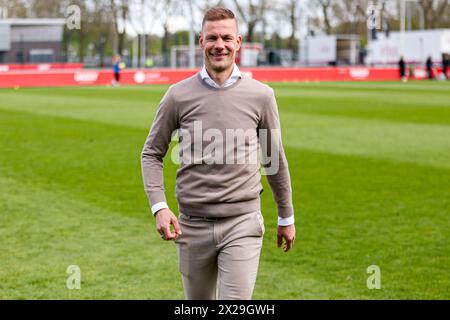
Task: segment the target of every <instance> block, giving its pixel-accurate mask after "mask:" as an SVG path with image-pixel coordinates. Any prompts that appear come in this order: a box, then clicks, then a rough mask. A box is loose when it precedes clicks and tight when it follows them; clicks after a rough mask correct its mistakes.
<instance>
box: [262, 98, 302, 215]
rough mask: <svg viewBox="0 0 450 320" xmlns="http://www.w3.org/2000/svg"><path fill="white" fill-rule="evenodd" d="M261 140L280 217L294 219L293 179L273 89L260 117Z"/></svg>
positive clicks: (263, 164) (266, 171)
mask: <svg viewBox="0 0 450 320" xmlns="http://www.w3.org/2000/svg"><path fill="white" fill-rule="evenodd" d="M261 129H263V130H261ZM259 138H260V146H261V149H262V150H261V151H262V160H263V161H262V166H263V167H264V169H265V174H266V176H267V181H268V182H269V185H270V188H271V189H272V194H273V197H274V200H275V202H276V204H277V207H278V217H280V218H291V217H292V218H293V215H294V208H293V205H292V189H291V178H290V175H289V168H288V163H287V159H286V156H285V154H284V149H283V144H282V141H281V126H280V118H279V114H278V107H277V103H276V100H275V95H274V92H273V90H272V89H270V94H269V95H268V98H267V100H266V104H265V106H264V108H263V110H262V114H261V117H260V123H259Z"/></svg>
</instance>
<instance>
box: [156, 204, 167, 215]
mask: <svg viewBox="0 0 450 320" xmlns="http://www.w3.org/2000/svg"><path fill="white" fill-rule="evenodd" d="M167 208H169V206H168V205H167V203H165V202H158V203H155V204H154V205H152V213H153V215H155V213H157V212H158V211H159V210H161V209H167Z"/></svg>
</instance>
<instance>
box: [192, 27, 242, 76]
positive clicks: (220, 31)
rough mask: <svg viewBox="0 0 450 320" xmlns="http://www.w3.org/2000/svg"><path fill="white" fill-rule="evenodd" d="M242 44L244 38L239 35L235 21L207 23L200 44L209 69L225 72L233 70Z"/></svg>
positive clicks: (201, 34)
mask: <svg viewBox="0 0 450 320" xmlns="http://www.w3.org/2000/svg"><path fill="white" fill-rule="evenodd" d="M241 42H242V37H241V36H240V35H238V34H237V25H236V21H235V20H234V19H225V20H218V21H205V24H204V25H203V30H202V32H201V33H200V37H199V44H200V47H201V48H202V50H203V55H204V57H205V64H206V66H207V67H208V69H210V70H212V71H215V72H223V71H225V70H227V69H229V68H231V67H232V65H233V63H234V59H235V56H236V52H237V51H239V49H240V47H241Z"/></svg>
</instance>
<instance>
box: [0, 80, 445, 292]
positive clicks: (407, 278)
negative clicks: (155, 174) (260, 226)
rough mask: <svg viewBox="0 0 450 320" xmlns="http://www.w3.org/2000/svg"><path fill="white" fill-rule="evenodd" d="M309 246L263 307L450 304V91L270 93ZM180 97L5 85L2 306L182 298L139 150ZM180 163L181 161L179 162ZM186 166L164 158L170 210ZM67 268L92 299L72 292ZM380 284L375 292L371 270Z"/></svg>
mask: <svg viewBox="0 0 450 320" xmlns="http://www.w3.org/2000/svg"><path fill="white" fill-rule="evenodd" d="M271 86H272V87H273V88H274V89H275V92H276V96H277V101H278V104H279V110H280V117H281V122H282V129H283V139H284V144H285V150H286V154H287V158H288V161H289V168H290V172H291V178H292V186H293V197H294V207H295V212H296V221H297V230H298V239H297V241H296V243H295V247H294V249H293V250H292V251H290V252H288V253H287V254H283V253H282V251H281V250H280V249H278V248H277V247H276V244H275V243H276V240H275V239H276V221H277V219H276V210H275V204H274V203H273V200H272V196H271V193H270V191H269V188H268V186H267V183H266V180H265V178H263V183H264V186H265V189H266V192H264V193H263V194H262V208H263V209H262V211H263V215H264V217H265V223H266V234H265V238H264V246H263V251H262V254H261V261H260V269H259V270H260V271H259V275H258V279H257V283H256V288H255V292H254V298H255V299H431V298H436V299H444V298H445V299H449V298H450V241H449V239H450V84H449V83H437V82H410V83H382V82H380V83H355V82H349V83H301V84H272V85H271ZM166 89H167V87H166V86H143V87H121V88H117V89H116V88H109V87H78V88H29V89H19V90H13V89H2V90H0V299H109V298H110V299H119V298H124V299H182V298H183V293H182V285H181V278H180V275H179V273H178V265H177V257H176V249H175V245H174V243H172V242H163V241H162V240H161V239H160V237H159V236H158V234H157V232H156V230H155V225H154V219H153V217H152V216H151V213H150V209H149V207H148V204H147V200H146V197H145V194H144V191H143V188H142V180H141V172H140V152H141V149H142V146H143V143H144V140H145V138H146V136H147V133H148V129H149V127H150V125H151V122H152V120H153V117H154V114H155V110H156V107H157V105H158V102H159V100H160V99H161V97H162V95H163V94H164V92H165V90H166ZM166 159H167V158H166ZM175 170H176V166H175V165H174V164H172V163H170V161H166V167H165V179H166V180H165V181H166V193H167V197H168V201H169V202H170V203H169V205H170V206H171V208H172V209H173V210H174V212H176V211H177V210H176V202H175V198H174V195H173V191H174V184H175ZM69 265H78V266H79V267H80V269H81V280H82V281H81V289H80V290H69V289H67V288H66V280H67V278H68V276H69V275H68V274H67V273H66V270H67V267H68V266H69ZM370 265H377V266H379V267H380V270H381V289H379V290H376V289H375V290H369V289H368V288H367V286H366V281H367V278H368V277H369V276H370V275H369V274H367V267H368V266H370Z"/></svg>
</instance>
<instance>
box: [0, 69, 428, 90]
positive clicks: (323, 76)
mask: <svg viewBox="0 0 450 320" xmlns="http://www.w3.org/2000/svg"><path fill="white" fill-rule="evenodd" d="M241 71H242V72H243V73H245V74H247V75H248V76H250V77H252V78H254V79H257V80H260V81H264V82H295V81H394V80H399V72H398V69H397V68H366V67H326V68H242V69H241ZM196 72H198V70H197V69H146V70H133V69H129V70H123V71H122V72H121V81H120V82H121V84H126V85H136V84H172V83H176V82H178V81H181V80H183V79H185V78H187V77H190V76H191V75H193V74H195V73H196ZM414 74H415V75H414V79H422V78H425V77H426V73H425V70H424V69H423V68H416V70H415V73H414ZM112 79H113V74H112V71H110V70H94V69H92V70H89V69H76V68H75V69H59V70H57V69H54V70H52V69H50V70H47V71H39V70H8V71H3V72H2V71H1V70H0V88H13V87H59V86H77V85H111V81H112Z"/></svg>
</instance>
